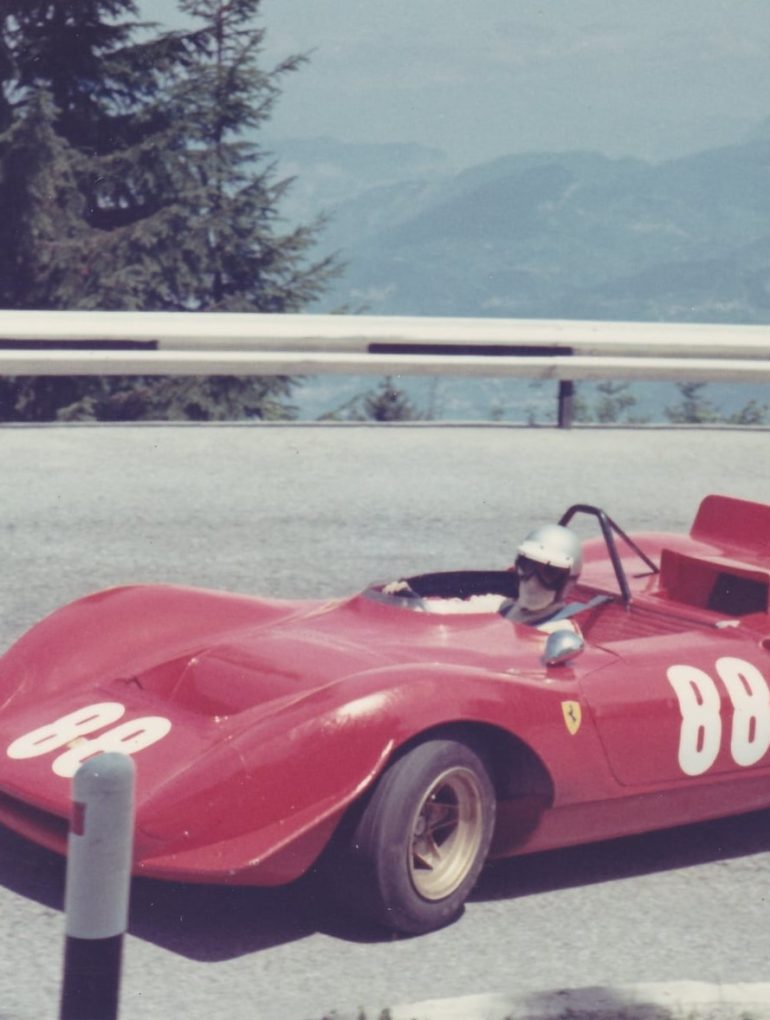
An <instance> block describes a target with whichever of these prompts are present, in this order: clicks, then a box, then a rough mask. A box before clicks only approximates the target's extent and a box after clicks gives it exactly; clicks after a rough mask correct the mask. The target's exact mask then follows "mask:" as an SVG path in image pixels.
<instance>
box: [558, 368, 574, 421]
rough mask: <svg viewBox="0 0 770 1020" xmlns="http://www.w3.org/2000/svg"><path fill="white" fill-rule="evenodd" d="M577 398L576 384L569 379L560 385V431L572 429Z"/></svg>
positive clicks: (563, 380)
mask: <svg viewBox="0 0 770 1020" xmlns="http://www.w3.org/2000/svg"><path fill="white" fill-rule="evenodd" d="M574 397H575V384H574V382H571V381H570V380H569V379H562V381H561V382H560V383H559V409H558V423H559V428H560V429H569V428H572V414H573V405H574Z"/></svg>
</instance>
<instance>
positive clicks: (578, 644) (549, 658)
mask: <svg viewBox="0 0 770 1020" xmlns="http://www.w3.org/2000/svg"><path fill="white" fill-rule="evenodd" d="M585 646H586V643H585V641H584V640H583V638H582V637H581V636H580V634H577V633H575V631H574V630H567V629H566V628H565V629H564V630H555V631H553V633H551V634H549V635H548V640H547V641H546V643H545V651H544V652H543V656H542V660H541V661H542V663H543V665H544V666H565V665H566V664H567V663H568V662H570V661H571V660H572V659H574V658H576V657H577V656H578V655H580V653H581V652H582V651H583V649H584V648H585Z"/></svg>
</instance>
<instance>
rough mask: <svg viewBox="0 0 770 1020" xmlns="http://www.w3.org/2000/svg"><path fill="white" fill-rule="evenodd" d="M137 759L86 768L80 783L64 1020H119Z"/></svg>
mask: <svg viewBox="0 0 770 1020" xmlns="http://www.w3.org/2000/svg"><path fill="white" fill-rule="evenodd" d="M134 776H135V768H134V762H133V759H132V758H130V757H129V756H128V755H125V754H119V753H117V752H107V753H105V754H100V755H98V756H97V757H95V758H91V759H89V760H88V761H86V762H84V763H83V765H81V766H80V768H79V769H78V771H77V772H76V773H75V776H74V779H73V783H72V818H71V822H70V832H69V840H68V847H67V878H66V886H65V893H64V910H65V914H66V945H65V952H64V979H63V982H62V993H61V1012H60V1020H85V1018H87V1020H115V1018H116V1017H117V1015H118V995H119V990H120V971H121V960H122V954H123V935H124V934H125V931H126V928H127V927H128V899H129V893H130V887H131V855H132V851H133V828H134Z"/></svg>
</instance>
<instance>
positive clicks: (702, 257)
mask: <svg viewBox="0 0 770 1020" xmlns="http://www.w3.org/2000/svg"><path fill="white" fill-rule="evenodd" d="M414 169H415V174H414V176H411V177H409V178H407V179H404V180H402V181H390V182H388V183H384V184H379V185H378V186H376V187H373V188H370V189H367V190H365V191H362V192H359V193H358V194H354V195H352V196H348V197H346V199H345V200H344V201H340V202H338V204H337V205H336V206H335V207H333V208H332V209H331V222H330V224H329V226H328V228H327V230H326V232H325V234H324V240H323V245H324V247H325V248H327V247H328V248H330V249H338V250H339V251H340V253H341V256H342V258H343V260H344V261H345V262H346V263H347V271H346V273H345V276H344V277H343V278H342V280H341V281H340V283H339V285H338V287H337V288H336V289H335V291H334V292H333V293H332V294H330V295H329V296H328V298H327V299H326V301H325V307H327V308H332V307H335V306H339V305H341V304H347V305H348V306H350V307H356V308H358V307H361V308H365V310H367V311H369V312H371V313H372V314H376V313H384V314H402V315H403V314H407V315H408V314H413V315H482V316H487V315H489V316H538V317H553V316H564V317H575V318H631V319H652V320H657V319H686V320H691V321H692V320H699V319H700V320H708V321H728V320H729V321H732V322H765V321H770V295H769V294H768V293H767V292H766V288H765V283H764V280H765V279H766V278H767V280H768V284H770V186H768V185H770V136H769V135H768V133H764V134H759V136H758V137H756V138H755V140H753V141H750V142H747V143H746V144H744V145H740V146H732V147H728V148H723V149H718V150H713V151H709V152H704V153H701V154H698V155H696V156H689V157H686V158H682V159H677V160H672V161H669V162H666V163H661V164H650V163H645V162H643V161H641V160H636V159H622V160H613V159H609V158H607V157H604V156H601V155H598V154H594V153H564V154H549V153H542V154H527V155H522V156H511V157H507V158H504V159H499V160H495V161H494V162H492V163H488V164H484V165H481V166H478V167H474V168H472V169H470V170H466V171H464V172H462V173H460V174H454V175H452V174H442V173H439V172H437V171H436V169H435V166H434V167H433V168H431V166H430V165H425V164H423V165H422V167H421V169H422V174H420V173H418V172H417V171H418V167H417V165H414Z"/></svg>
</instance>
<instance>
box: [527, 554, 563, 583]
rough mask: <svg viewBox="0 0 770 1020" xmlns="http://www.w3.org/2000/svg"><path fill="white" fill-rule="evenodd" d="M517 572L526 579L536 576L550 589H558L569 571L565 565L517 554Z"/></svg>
mask: <svg viewBox="0 0 770 1020" xmlns="http://www.w3.org/2000/svg"><path fill="white" fill-rule="evenodd" d="M516 573H517V574H518V575H519V577H521V578H523V579H524V580H525V581H528V580H529V579H530V578H531V577H536V578H537V579H538V581H539V582H540V583H541V584H542V586H543V587H544V588H547V589H548V591H556V589H557V588H560V587H561V586H562V584H564V582H565V581H566V579H567V576H568V574H569V571H568V570H565V568H564V567H554V566H552V565H551V564H550V563H538V562H537V560H531V559H530V558H529V556H517V557H516Z"/></svg>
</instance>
